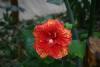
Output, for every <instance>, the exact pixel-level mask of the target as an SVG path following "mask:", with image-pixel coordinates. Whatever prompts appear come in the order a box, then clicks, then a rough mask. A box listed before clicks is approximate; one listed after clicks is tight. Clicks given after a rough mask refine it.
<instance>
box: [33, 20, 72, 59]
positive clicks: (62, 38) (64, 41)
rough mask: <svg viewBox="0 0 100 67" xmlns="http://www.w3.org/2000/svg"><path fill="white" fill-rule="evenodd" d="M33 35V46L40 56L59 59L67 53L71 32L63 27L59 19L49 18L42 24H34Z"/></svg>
mask: <svg viewBox="0 0 100 67" xmlns="http://www.w3.org/2000/svg"><path fill="white" fill-rule="evenodd" d="M33 35H34V38H35V43H34V45H33V47H34V49H35V50H36V52H37V53H38V54H39V56H40V57H41V58H46V57H47V56H49V57H52V58H54V59H60V58H62V57H64V56H66V55H68V46H69V44H70V42H71V39H72V34H71V31H70V30H69V29H65V28H64V24H63V23H62V22H61V21H59V20H54V19H49V20H47V21H46V22H45V23H43V24H40V25H36V27H35V28H34V31H33Z"/></svg>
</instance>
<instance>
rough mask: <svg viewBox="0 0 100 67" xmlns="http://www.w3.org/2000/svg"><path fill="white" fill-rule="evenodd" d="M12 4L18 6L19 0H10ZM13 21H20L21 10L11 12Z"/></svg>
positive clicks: (14, 22) (15, 22)
mask: <svg viewBox="0 0 100 67" xmlns="http://www.w3.org/2000/svg"><path fill="white" fill-rule="evenodd" d="M10 3H11V5H13V6H16V7H18V0H10ZM11 17H12V19H13V20H12V22H13V24H17V23H18V22H19V12H18V11H12V13H11Z"/></svg>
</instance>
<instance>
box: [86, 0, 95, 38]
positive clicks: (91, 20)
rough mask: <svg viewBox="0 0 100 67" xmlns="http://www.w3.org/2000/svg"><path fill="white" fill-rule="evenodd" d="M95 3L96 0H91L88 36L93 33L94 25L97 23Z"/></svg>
mask: <svg viewBox="0 0 100 67" xmlns="http://www.w3.org/2000/svg"><path fill="white" fill-rule="evenodd" d="M95 5H96V1H95V0H91V6H90V18H89V27H88V37H90V36H92V35H93V31H94V25H95Z"/></svg>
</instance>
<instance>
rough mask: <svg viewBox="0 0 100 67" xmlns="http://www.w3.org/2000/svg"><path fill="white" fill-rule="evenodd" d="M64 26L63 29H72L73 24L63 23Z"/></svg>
mask: <svg viewBox="0 0 100 67" xmlns="http://www.w3.org/2000/svg"><path fill="white" fill-rule="evenodd" d="M64 26H65V28H68V29H72V27H73V24H70V23H65V24H64Z"/></svg>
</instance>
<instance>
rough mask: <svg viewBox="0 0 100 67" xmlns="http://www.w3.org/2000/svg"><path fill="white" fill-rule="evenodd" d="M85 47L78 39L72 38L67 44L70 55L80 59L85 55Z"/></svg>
mask: <svg viewBox="0 0 100 67" xmlns="http://www.w3.org/2000/svg"><path fill="white" fill-rule="evenodd" d="M85 48H86V45H85V44H83V43H80V42H79V41H78V40H73V41H72V43H71V44H70V46H69V53H70V55H71V56H72V57H79V58H80V59H83V57H84V55H85Z"/></svg>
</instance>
